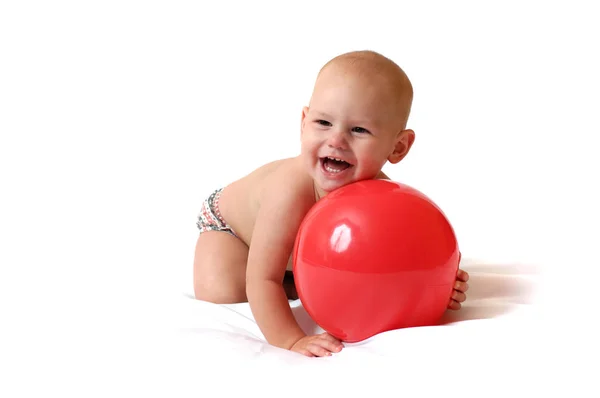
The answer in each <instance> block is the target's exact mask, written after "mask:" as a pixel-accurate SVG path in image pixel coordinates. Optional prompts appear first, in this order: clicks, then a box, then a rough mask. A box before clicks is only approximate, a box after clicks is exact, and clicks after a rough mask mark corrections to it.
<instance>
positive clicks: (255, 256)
mask: <svg viewBox="0 0 600 398" xmlns="http://www.w3.org/2000/svg"><path fill="white" fill-rule="evenodd" d="M260 196H261V197H260V207H259V210H258V213H257V216H256V220H255V224H254V230H253V234H252V241H251V244H250V252H249V255H248V273H249V274H248V275H249V277H251V278H254V277H261V278H269V279H273V280H281V278H282V277H283V272H284V271H285V268H286V265H287V263H288V259H289V256H290V253H291V252H292V248H293V245H294V240H295V238H296V234H297V232H298V227H299V226H300V223H301V222H302V220H303V218H304V216H305V215H306V213H307V212H308V210H309V209H310V208H311V207H312V205H314V203H315V195H314V188H313V184H312V180H311V178H310V176H309V175H308V174H307V173H305V172H304V169H303V168H302V165H301V164H300V162H299V161H298V159H295V158H292V159H286V160H285V161H283V162H282V163H280V164H279V165H278V167H277V169H276V170H273V172H272V173H270V175H269V176H268V177H267V178H266V179H265V180H264V181H263V187H262V192H261V195H260Z"/></svg>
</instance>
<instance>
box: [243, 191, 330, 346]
mask: <svg viewBox="0 0 600 398" xmlns="http://www.w3.org/2000/svg"><path fill="white" fill-rule="evenodd" d="M279 187H281V188H279V189H278V192H271V193H268V194H267V195H265V196H266V197H265V198H264V199H263V200H262V201H261V207H260V210H259V213H258V215H257V219H256V223H255V227H254V231H253V234H252V241H251V243H250V251H249V253H248V268H247V273H246V294H247V297H248V302H249V304H250V308H251V310H252V313H253V315H254V318H255V319H256V322H257V324H258V326H259V327H260V329H261V331H262V332H263V334H264V336H265V338H266V339H267V341H268V342H269V343H270V344H272V345H274V346H277V347H281V348H285V349H294V350H295V351H298V352H301V353H303V354H305V355H309V356H313V355H317V356H322V355H329V353H330V352H338V351H339V349H341V343H339V341H337V339H335V338H333V337H331V336H328V335H326V334H325V335H319V336H310V337H308V336H306V334H305V333H304V332H303V331H302V329H301V328H300V326H299V325H298V323H297V322H296V319H295V318H294V316H293V314H292V311H291V309H290V306H289V302H288V300H287V297H286V294H285V291H284V289H283V285H282V281H283V277H284V274H285V269H286V265H287V262H288V259H289V256H290V253H291V252H292V249H293V246H294V241H295V238H296V234H297V231H298V227H299V225H300V223H301V222H302V219H303V217H304V216H305V214H306V212H307V211H308V210H309V209H310V206H311V205H312V204H314V199H312V203H311V200H310V199H311V198H310V197H308V196H307V194H306V193H304V192H302V189H301V187H297V186H295V184H293V183H292V182H291V181H287V184H280V185H279ZM311 193H312V192H311ZM315 340H316V341H315ZM299 342H300V344H297V343H299Z"/></svg>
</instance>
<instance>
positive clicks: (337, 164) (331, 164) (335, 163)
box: [321, 156, 352, 174]
mask: <svg viewBox="0 0 600 398" xmlns="http://www.w3.org/2000/svg"><path fill="white" fill-rule="evenodd" d="M321 165H322V166H323V169H324V170H325V171H327V172H329V173H332V174H337V173H341V172H342V171H344V170H346V169H348V168H350V167H352V165H351V164H350V163H348V162H346V161H345V160H342V159H339V158H333V157H330V156H326V157H323V158H321Z"/></svg>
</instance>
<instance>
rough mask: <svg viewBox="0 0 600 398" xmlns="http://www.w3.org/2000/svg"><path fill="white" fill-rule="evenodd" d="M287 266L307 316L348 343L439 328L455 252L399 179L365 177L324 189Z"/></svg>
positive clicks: (441, 223) (438, 219) (444, 229)
mask: <svg viewBox="0 0 600 398" xmlns="http://www.w3.org/2000/svg"><path fill="white" fill-rule="evenodd" d="M292 261H293V272H294V279H295V284H296V290H297V291H298V297H299V298H300V301H301V303H302V305H303V306H304V308H305V310H306V311H307V313H308V314H309V316H310V317H311V318H312V319H313V320H314V321H315V322H316V323H317V324H318V325H319V326H320V327H321V328H323V330H325V331H327V332H328V333H330V334H331V335H333V336H335V337H337V338H338V339H340V340H342V341H345V342H349V343H352V342H358V341H362V340H365V339H367V338H370V337H372V336H374V335H376V334H379V333H382V332H385V331H389V330H395V329H400V328H406V327H418V326H431V325H435V324H437V323H438V322H439V320H440V318H441V316H442V315H443V313H444V312H445V310H446V308H447V306H448V303H449V302H450V297H451V295H452V291H453V286H454V282H455V279H456V272H457V270H458V265H459V261H460V252H459V249H458V244H457V240H456V237H455V234H454V230H453V228H452V226H451V225H450V223H449V221H448V219H447V218H446V216H445V215H444V213H443V212H442V211H441V210H440V208H439V207H438V206H437V205H436V204H435V203H434V202H433V201H431V200H430V199H429V198H428V197H427V196H425V195H424V194H423V193H421V192H419V191H418V190H416V189H414V188H412V187H409V186H407V185H405V184H401V183H398V182H394V181H389V180H365V181H359V182H355V183H351V184H349V185H346V186H344V187H341V188H338V189H336V190H335V191H332V192H330V193H329V194H328V195H327V196H325V197H323V198H322V199H321V200H319V201H318V202H317V203H316V204H315V205H314V206H313V207H312V208H311V209H310V210H309V212H308V213H307V214H306V216H305V217H304V219H303V221H302V223H301V224H300V228H299V230H298V234H297V236H296V240H295V243H294V250H293V253H292Z"/></svg>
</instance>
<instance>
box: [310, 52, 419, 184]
mask: <svg viewBox="0 0 600 398" xmlns="http://www.w3.org/2000/svg"><path fill="white" fill-rule="evenodd" d="M412 97H413V90H412V85H411V83H410V80H409V79H408V77H407V76H406V74H405V73H404V72H403V71H402V69H401V68H400V67H399V66H398V65H396V64H395V63H394V62H393V61H391V60H390V59H388V58H386V57H384V56H383V55H380V54H378V53H376V52H373V51H356V52H351V53H346V54H342V55H340V56H337V57H335V58H334V59H332V60H331V61H329V62H328V63H327V64H325V66H324V67H323V68H322V69H321V71H320V72H319V75H318V76H317V80H316V83H315V87H314V90H313V94H312V96H311V99H310V103H309V106H308V107H305V108H304V109H303V110H302V125H301V131H302V136H301V141H302V157H303V158H304V161H305V165H306V166H307V167H308V170H309V172H310V174H311V176H312V177H313V179H314V180H315V184H316V185H317V188H320V190H322V191H324V193H326V192H330V191H332V190H334V189H336V188H339V187H340V186H343V185H346V184H348V183H351V182H355V181H359V180H365V179H371V178H375V177H376V176H377V174H378V173H379V172H380V171H381V169H382V167H383V166H384V165H385V163H386V162H388V161H389V162H390V163H398V162H399V161H400V160H402V159H403V158H404V157H405V156H406V154H407V153H408V151H409V150H410V147H411V146H412V144H413V142H414V138H415V135H414V132H413V131H412V130H408V129H406V124H407V121H408V117H409V114H410V108H411V104H412ZM334 159H338V160H341V161H338V160H334Z"/></svg>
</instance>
